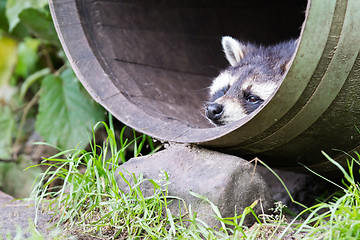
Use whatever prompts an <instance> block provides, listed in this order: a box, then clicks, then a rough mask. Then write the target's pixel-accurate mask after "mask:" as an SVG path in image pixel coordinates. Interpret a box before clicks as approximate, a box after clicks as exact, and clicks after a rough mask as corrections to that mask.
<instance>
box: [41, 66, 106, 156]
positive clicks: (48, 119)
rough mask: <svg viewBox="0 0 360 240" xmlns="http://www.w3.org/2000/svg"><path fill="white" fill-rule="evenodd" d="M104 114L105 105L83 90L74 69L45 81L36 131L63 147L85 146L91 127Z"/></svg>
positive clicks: (43, 81) (43, 82)
mask: <svg viewBox="0 0 360 240" xmlns="http://www.w3.org/2000/svg"><path fill="white" fill-rule="evenodd" d="M103 117H104V112H103V110H102V108H100V107H99V106H98V105H95V104H94V102H93V101H92V100H90V98H89V97H87V96H86V95H84V93H83V92H82V91H81V89H80V86H79V82H78V80H77V79H76V77H75V75H74V73H73V72H72V71H71V69H67V70H65V71H64V72H63V73H62V74H61V75H60V76H54V75H48V76H46V77H45V78H44V79H43V80H42V84H41V93H40V99H39V113H38V115H37V117H36V123H35V127H36V130H37V131H38V132H39V133H40V134H41V135H42V136H43V137H44V139H45V141H47V142H49V143H51V144H54V145H58V146H60V147H63V148H66V149H68V148H74V147H76V146H77V145H78V144H79V146H78V147H79V148H83V147H85V146H86V145H87V144H88V142H89V136H91V134H90V133H91V127H92V126H93V125H95V123H96V122H98V121H101V120H102V119H103Z"/></svg>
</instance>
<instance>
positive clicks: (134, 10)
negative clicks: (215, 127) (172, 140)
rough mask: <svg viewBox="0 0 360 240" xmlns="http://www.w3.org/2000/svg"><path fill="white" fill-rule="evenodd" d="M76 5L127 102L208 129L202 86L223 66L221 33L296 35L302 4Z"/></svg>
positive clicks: (261, 37) (266, 38) (272, 39)
mask: <svg viewBox="0 0 360 240" xmlns="http://www.w3.org/2000/svg"><path fill="white" fill-rule="evenodd" d="M77 4H78V5H81V7H79V9H82V12H81V14H82V15H83V17H84V19H88V20H87V21H86V22H83V23H82V24H83V27H84V29H85V32H86V34H87V38H88V40H89V42H90V44H91V45H92V46H91V47H92V49H93V50H94V53H95V55H96V57H97V59H98V60H100V64H101V65H102V67H103V68H104V69H105V70H106V73H107V74H109V76H110V78H111V79H112V82H113V84H114V86H115V87H116V88H117V89H118V90H119V92H120V93H121V94H122V95H123V96H125V97H126V99H127V100H128V101H129V103H132V104H133V105H134V106H136V107H137V108H138V110H139V111H143V112H144V113H145V114H148V115H149V116H151V117H153V118H155V119H159V120H160V121H165V122H171V123H174V124H179V125H181V126H186V127H188V128H209V127H212V125H210V123H209V122H208V121H207V119H206V118H205V117H204V107H203V105H204V102H205V101H206V100H207V98H208V92H207V91H208V89H207V88H208V87H209V85H210V84H211V81H212V78H214V77H216V76H217V74H218V73H219V71H220V70H221V69H223V68H225V67H226V66H227V64H228V63H227V61H226V60H225V57H224V54H223V52H222V49H221V44H220V41H221V37H222V36H224V35H229V36H233V37H235V38H238V39H239V40H242V41H249V42H254V43H258V44H264V45H268V44H274V43H277V42H279V41H284V40H288V39H290V38H297V37H298V36H299V35H300V31H301V25H302V23H303V21H304V18H305V9H306V5H307V1H305V0H303V1H296V3H295V2H289V1H285V0H278V1H265V0H257V1H247V2H244V1H226V2H221V3H219V2H218V1H199V0H196V1H191V0H187V1H181V2H179V1H156V3H153V2H152V3H149V1H146V0H138V1H130V0H128V1H112V0H101V1H78V2H77ZM87 30H88V31H87ZM120 118H121V117H120ZM128 121H130V123H128V124H130V125H134V123H133V122H134V121H139V119H129V120H128ZM140 121H141V120H140Z"/></svg>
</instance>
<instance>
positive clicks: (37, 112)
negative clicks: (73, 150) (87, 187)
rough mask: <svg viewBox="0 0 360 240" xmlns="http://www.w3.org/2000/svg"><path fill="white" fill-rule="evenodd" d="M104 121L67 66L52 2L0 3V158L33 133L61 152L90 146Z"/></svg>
mask: <svg viewBox="0 0 360 240" xmlns="http://www.w3.org/2000/svg"><path fill="white" fill-rule="evenodd" d="M103 118H104V110H103V109H102V108H101V107H100V106H99V105H97V104H96V103H95V102H94V101H93V100H92V99H91V98H90V97H89V96H88V95H87V93H86V92H85V91H84V90H83V88H82V86H81V85H80V84H79V83H78V81H77V79H76V77H75V75H74V73H73V72H72V70H71V68H70V67H69V65H68V63H67V59H66V57H65V54H64V52H63V50H62V49H61V47H60V43H59V40H58V37H57V34H56V31H55V27H54V25H53V22H52V19H51V15H50V12H49V8H48V1H47V0H0V132H1V135H2V138H1V139H0V159H10V158H12V155H13V154H12V153H13V152H14V150H13V149H15V148H17V149H21V148H19V146H15V145H19V144H22V143H23V142H24V141H25V140H26V139H27V137H28V136H29V135H30V134H31V132H33V131H37V132H39V133H40V134H41V136H42V137H43V138H44V140H45V141H47V142H50V143H52V144H56V145H58V146H59V147H62V148H69V147H71V146H74V145H77V144H79V147H85V145H86V143H87V142H88V138H89V135H90V134H91V126H93V125H94V124H95V123H96V122H98V121H101V120H102V119H103ZM34 121H35V124H32V125H31V126H32V127H31V126H30V127H27V128H26V130H24V129H25V128H24V125H27V123H32V122H34ZM34 126H35V129H34Z"/></svg>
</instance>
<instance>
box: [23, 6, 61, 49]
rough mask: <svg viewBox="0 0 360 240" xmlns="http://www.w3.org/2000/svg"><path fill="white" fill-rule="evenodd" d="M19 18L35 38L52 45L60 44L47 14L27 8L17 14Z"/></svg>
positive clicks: (40, 10)
mask: <svg viewBox="0 0 360 240" xmlns="http://www.w3.org/2000/svg"><path fill="white" fill-rule="evenodd" d="M19 18H20V20H21V22H22V23H23V24H24V25H25V26H27V27H28V28H29V29H30V31H31V32H32V33H33V34H34V35H35V36H37V37H38V38H41V39H43V40H46V41H48V42H50V43H52V44H54V45H57V46H60V42H59V39H58V36H57V34H56V30H55V27H54V24H53V21H52V19H51V16H50V14H49V12H47V11H44V10H42V9H34V8H28V9H25V10H23V11H22V12H21V13H20V14H19Z"/></svg>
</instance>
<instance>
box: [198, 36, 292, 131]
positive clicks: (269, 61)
mask: <svg viewBox="0 0 360 240" xmlns="http://www.w3.org/2000/svg"><path fill="white" fill-rule="evenodd" d="M221 43H222V47H223V51H224V53H225V57H226V59H227V60H228V62H229V63H230V66H229V67H228V68H227V69H225V70H224V71H222V72H221V73H220V74H219V75H218V76H217V77H216V78H215V79H214V80H213V82H212V84H211V86H210V91H209V93H210V94H209V95H210V97H209V102H207V103H206V104H205V107H206V110H205V113H206V117H207V118H208V119H209V120H210V122H211V123H213V124H215V125H216V126H221V125H225V124H229V123H232V122H235V121H238V120H240V119H241V118H243V117H245V116H247V115H248V114H250V113H251V112H253V111H254V110H255V109H257V108H258V107H259V106H260V105H261V104H262V103H263V102H264V101H265V100H266V99H267V98H269V97H270V96H271V94H272V93H273V92H274V91H275V90H276V89H277V87H278V86H279V85H280V82H281V80H282V78H283V76H284V74H285V73H286V71H287V69H288V68H289V66H290V60H291V57H292V55H293V53H294V52H295V49H296V45H297V41H296V40H289V41H287V42H282V43H279V44H276V45H273V46H268V47H264V46H257V45H255V44H251V43H242V42H240V41H238V40H236V39H234V38H232V37H229V36H225V37H223V38H222V41H221Z"/></svg>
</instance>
